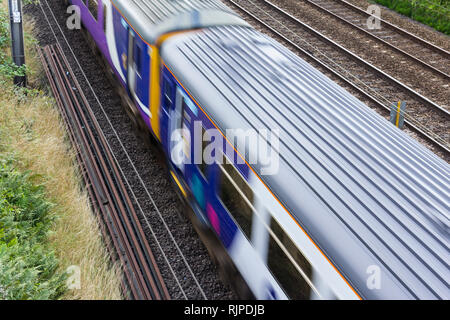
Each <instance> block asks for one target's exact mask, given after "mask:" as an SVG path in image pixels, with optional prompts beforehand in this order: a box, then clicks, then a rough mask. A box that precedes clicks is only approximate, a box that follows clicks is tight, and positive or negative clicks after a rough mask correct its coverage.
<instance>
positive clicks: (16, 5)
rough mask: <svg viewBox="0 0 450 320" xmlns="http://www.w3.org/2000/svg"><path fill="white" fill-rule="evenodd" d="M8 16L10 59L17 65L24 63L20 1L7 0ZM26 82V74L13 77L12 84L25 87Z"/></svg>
mask: <svg viewBox="0 0 450 320" xmlns="http://www.w3.org/2000/svg"><path fill="white" fill-rule="evenodd" d="M8 4H9V17H10V25H11V53H12V59H13V61H14V63H15V64H16V65H17V66H19V67H20V66H23V65H24V64H25V48H24V42H23V26H22V1H21V0H8ZM26 83H27V78H26V76H16V77H14V84H15V85H18V86H21V87H25V86H26Z"/></svg>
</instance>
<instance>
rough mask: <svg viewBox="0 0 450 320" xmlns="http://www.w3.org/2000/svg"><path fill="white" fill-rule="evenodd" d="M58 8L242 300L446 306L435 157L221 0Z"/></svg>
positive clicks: (444, 240)
mask: <svg viewBox="0 0 450 320" xmlns="http://www.w3.org/2000/svg"><path fill="white" fill-rule="evenodd" d="M70 3H71V4H73V5H77V6H79V8H80V16H81V20H82V23H83V26H84V28H85V30H86V31H87V32H88V34H89V35H90V37H91V39H92V41H93V43H95V46H96V47H97V49H98V50H99V51H100V53H101V55H102V57H103V58H104V60H105V61H106V62H107V65H108V67H109V68H110V70H111V72H112V73H113V74H114V76H115V78H116V79H117V82H118V83H119V87H120V91H121V94H122V96H123V98H124V99H125V101H126V105H127V107H126V108H127V110H128V111H129V112H131V114H132V115H133V117H135V118H136V119H139V121H141V122H143V123H145V126H146V127H147V128H148V130H149V131H150V132H151V134H152V136H153V137H154V138H155V139H156V140H157V141H158V143H159V145H160V147H161V148H162V149H163V150H164V154H165V155H166V159H167V163H168V167H169V169H170V170H169V175H170V179H172V181H173V182H174V185H175V186H176V188H177V190H178V192H179V194H180V195H181V197H182V198H183V201H184V202H185V203H186V204H187V207H188V208H189V212H191V215H192V218H193V221H194V222H195V225H196V226H197V227H198V228H197V229H198V230H203V231H202V232H204V234H212V235H213V237H210V236H208V237H206V238H205V239H210V238H211V239H212V238H214V239H215V240H214V241H216V243H218V244H219V245H217V244H215V245H210V244H209V243H207V246H208V248H209V250H210V253H211V254H212V255H213V256H214V257H215V259H216V260H217V261H219V263H221V264H223V265H227V266H226V268H225V270H226V271H227V272H226V273H228V274H230V273H231V271H230V270H234V271H233V272H234V274H235V275H237V276H233V277H231V278H229V280H230V281H231V282H234V285H236V288H238V289H237V290H238V293H239V294H241V295H242V296H243V297H246V298H249V297H252V298H257V299H449V298H450V290H449V279H450V272H449V265H448V262H449V203H450V202H449V194H450V193H449V177H450V170H449V165H448V164H447V163H446V162H445V161H443V160H441V159H440V158H438V157H437V156H436V155H434V154H433V153H431V152H430V151H429V150H427V149H426V148H424V147H423V146H421V145H420V144H419V143H418V142H416V141H415V140H413V139H412V138H410V137H409V136H407V135H406V134H405V133H403V132H402V131H401V130H399V129H398V128H396V127H395V126H393V125H392V124H390V123H389V122H388V121H386V120H385V119H384V118H382V117H381V116H379V115H378V114H376V113H375V112H374V111H372V110H370V109H369V107H367V106H366V105H365V104H364V103H362V102H361V101H359V100H358V99H356V98H355V97H354V96H352V95H351V94H350V93H348V92H347V91H345V90H344V89H343V88H341V87H339V86H338V85H337V84H336V83H334V82H333V81H331V80H330V79H328V78H327V77H326V76H325V75H323V74H322V73H321V72H319V71H318V70H316V69H315V68H313V67H312V66H311V65H309V64H308V63H307V62H305V61H304V60H303V59H301V58H299V57H298V56H296V55H295V54H294V53H292V52H291V51H290V50H288V49H287V48H286V47H284V46H283V45H281V44H280V43H278V42H277V41H275V40H273V39H271V38H269V37H267V36H266V35H263V34H261V33H260V32H258V31H256V30H255V29H253V28H252V27H251V26H250V25H249V24H248V23H247V22H245V21H244V20H243V19H242V18H241V17H240V16H239V15H237V14H236V13H234V12H233V11H232V10H231V9H229V8H228V7H227V6H225V5H224V4H223V3H222V2H220V1H219V0H159V1H155V0H83V1H81V0H71V1H70ZM229 132H232V133H231V134H229ZM199 137H200V138H199ZM211 146H213V147H211ZM212 150H213V151H212ZM208 151H209V153H208ZM207 154H209V161H206V160H203V158H204V157H205V159H206V155H207ZM194 160H200V161H194ZM212 241H213V240H211V243H212ZM207 242H209V241H207ZM227 261H228V262H227ZM239 288H240V289H239Z"/></svg>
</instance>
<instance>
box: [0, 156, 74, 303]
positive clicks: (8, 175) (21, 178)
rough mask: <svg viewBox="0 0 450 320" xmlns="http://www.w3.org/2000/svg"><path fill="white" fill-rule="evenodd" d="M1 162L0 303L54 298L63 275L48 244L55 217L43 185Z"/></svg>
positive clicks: (9, 162) (60, 288)
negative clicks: (2, 301)
mask: <svg viewBox="0 0 450 320" xmlns="http://www.w3.org/2000/svg"><path fill="white" fill-rule="evenodd" d="M32 181H33V176H32V175H31V174H30V173H29V172H25V173H21V172H20V171H18V170H17V169H16V168H15V161H14V160H11V159H0V300H3V299H8V300H12V299H14V300H16V299H26V300H29V299H33V300H36V299H39V300H41V299H57V298H59V297H61V295H62V294H63V293H64V291H65V279H66V277H65V274H63V273H60V272H58V271H57V269H58V260H57V258H56V257H55V254H54V252H53V250H52V249H51V247H50V245H49V243H48V235H49V232H50V228H51V226H52V223H53V220H54V218H53V217H52V216H51V215H50V209H51V207H52V204H51V203H50V202H48V201H47V200H46V196H45V193H44V188H43V186H40V185H36V184H34V183H33V182H32Z"/></svg>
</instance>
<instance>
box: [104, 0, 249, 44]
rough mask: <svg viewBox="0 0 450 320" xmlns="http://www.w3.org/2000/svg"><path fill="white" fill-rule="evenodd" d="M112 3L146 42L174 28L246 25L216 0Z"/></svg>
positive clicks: (146, 0) (124, 1)
mask: <svg viewBox="0 0 450 320" xmlns="http://www.w3.org/2000/svg"><path fill="white" fill-rule="evenodd" d="M112 3H113V5H114V6H115V7H116V8H117V9H119V11H120V12H121V13H122V15H123V16H124V17H125V18H126V19H127V21H128V22H129V23H130V24H131V25H132V26H133V28H134V29H135V30H136V31H137V32H138V33H139V34H140V35H141V36H142V37H143V38H144V39H145V40H146V41H148V42H149V43H154V42H155V41H156V40H157V39H158V37H160V36H161V35H163V34H165V33H168V32H173V31H178V30H189V29H196V28H204V27H211V26H220V25H242V26H245V25H247V23H246V22H245V21H243V20H242V19H241V18H240V17H239V16H238V15H236V14H235V13H234V12H233V11H232V10H231V9H230V8H228V7H227V6H225V5H224V4H223V3H222V2H221V1H219V0H157V1H156V0H112Z"/></svg>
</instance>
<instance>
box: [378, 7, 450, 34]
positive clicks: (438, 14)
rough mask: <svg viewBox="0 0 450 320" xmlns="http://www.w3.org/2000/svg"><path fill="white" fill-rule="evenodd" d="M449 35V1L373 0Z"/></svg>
mask: <svg viewBox="0 0 450 320" xmlns="http://www.w3.org/2000/svg"><path fill="white" fill-rule="evenodd" d="M373 1H375V2H376V3H379V4H381V5H383V6H385V7H388V8H390V9H392V10H394V11H397V12H398V13H400V14H403V15H405V16H407V17H410V18H412V19H414V20H416V21H419V22H421V23H423V24H426V25H429V26H430V27H432V28H434V29H436V30H438V31H441V32H443V33H445V34H447V35H450V0H373Z"/></svg>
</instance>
